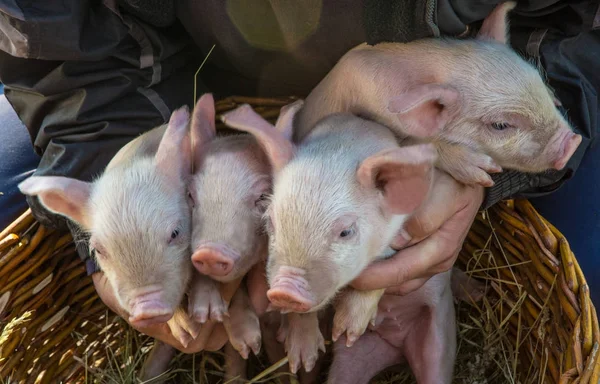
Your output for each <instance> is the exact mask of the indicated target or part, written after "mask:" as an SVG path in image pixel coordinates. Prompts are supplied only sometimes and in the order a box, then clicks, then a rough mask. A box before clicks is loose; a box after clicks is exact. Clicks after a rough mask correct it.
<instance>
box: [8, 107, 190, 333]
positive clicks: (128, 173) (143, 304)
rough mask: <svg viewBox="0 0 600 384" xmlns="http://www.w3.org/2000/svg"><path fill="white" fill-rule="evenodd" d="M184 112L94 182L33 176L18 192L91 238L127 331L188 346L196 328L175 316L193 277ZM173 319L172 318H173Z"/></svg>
mask: <svg viewBox="0 0 600 384" xmlns="http://www.w3.org/2000/svg"><path fill="white" fill-rule="evenodd" d="M188 125H189V112H188V109H187V107H183V108H180V109H178V110H176V111H174V112H173V114H172V116H171V118H170V120H169V123H168V124H167V125H163V126H160V127H157V128H155V129H153V130H151V131H149V132H147V133H145V134H143V135H141V136H140V137H138V138H136V139H134V140H132V141H131V142H130V143H128V144H127V145H126V146H124V147H123V148H122V149H121V150H120V151H119V152H118V153H117V154H116V155H115V156H114V157H113V159H112V160H111V161H110V163H109V164H108V166H107V167H106V170H105V171H104V173H103V174H102V175H101V176H100V177H99V178H97V179H96V180H94V181H93V182H83V181H80V180H76V179H71V178H67V177H60V176H41V177H38V176H33V177H31V178H29V179H27V180H25V181H24V182H22V183H21V184H20V185H19V188H20V190H21V191H22V192H23V193H25V194H27V195H35V196H38V197H39V199H40V201H41V203H42V204H43V205H44V206H45V207H46V208H47V209H48V210H50V211H51V212H54V213H57V214H60V215H63V216H65V217H67V218H69V219H71V220H73V221H75V222H76V223H77V224H79V226H80V227H82V229H83V230H84V231H86V232H89V233H90V235H91V237H90V240H89V246H90V249H91V250H93V251H94V252H95V254H96V260H97V262H98V264H99V266H100V268H101V270H102V271H103V272H104V274H105V275H106V277H107V279H108V282H109V283H110V284H111V286H112V288H113V290H114V292H115V296H116V299H117V300H118V303H119V304H120V305H121V307H122V308H123V309H124V310H125V311H126V312H127V313H128V315H129V319H128V320H129V322H130V323H131V324H132V325H134V326H140V327H143V326H148V325H151V324H156V323H164V322H168V323H169V326H170V328H171V330H172V332H173V335H174V336H175V337H176V338H178V339H179V341H181V343H182V344H183V345H187V343H189V341H191V340H192V339H193V338H194V337H196V335H197V333H198V331H199V327H198V326H197V324H194V323H193V322H191V320H190V319H189V317H188V316H187V315H186V313H185V310H181V309H180V308H179V306H180V304H181V303H182V300H183V299H184V294H185V292H186V290H187V288H188V284H189V282H190V279H191V276H192V270H193V267H192V265H191V263H190V259H189V255H190V235H191V217H190V216H191V215H190V213H191V206H190V201H189V200H187V199H186V193H185V190H186V186H187V182H188V180H189V178H190V176H191V151H190V145H189V134H188ZM174 314H176V316H174Z"/></svg>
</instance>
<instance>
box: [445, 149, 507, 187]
mask: <svg viewBox="0 0 600 384" xmlns="http://www.w3.org/2000/svg"><path fill="white" fill-rule="evenodd" d="M436 148H437V151H438V155H439V157H438V160H437V162H436V167H437V168H439V169H441V170H443V171H446V172H447V173H448V174H450V176H452V177H453V178H455V179H456V180H458V181H460V182H461V183H463V184H467V185H472V184H479V185H481V186H484V187H491V186H492V185H494V182H493V181H492V178H491V176H490V175H489V173H498V172H501V171H502V168H500V166H499V165H498V164H496V162H495V161H494V160H493V159H492V158H491V157H490V156H487V155H486V154H484V153H480V152H477V151H475V150H473V149H470V148H469V147H467V146H465V145H460V144H451V143H448V142H444V141H439V142H437V143H436Z"/></svg>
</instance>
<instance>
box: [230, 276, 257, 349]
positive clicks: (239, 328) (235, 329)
mask: <svg viewBox="0 0 600 384" xmlns="http://www.w3.org/2000/svg"><path fill="white" fill-rule="evenodd" d="M223 325H224V326H225V330H226V331H227V335H228V336H229V342H230V343H231V345H232V346H233V348H234V349H235V350H236V351H238V352H239V354H240V355H241V356H242V357H243V358H244V359H248V356H249V355H250V351H252V352H254V354H255V355H258V353H259V352H260V347H261V343H262V342H261V333H260V323H259V319H258V316H257V315H256V312H255V311H254V308H253V307H252V303H251V302H250V299H249V297H248V293H247V292H246V288H245V286H244V285H240V287H239V288H238V290H237V291H236V292H235V294H234V295H233V298H232V299H231V306H230V307H229V317H227V318H225V319H224V320H223Z"/></svg>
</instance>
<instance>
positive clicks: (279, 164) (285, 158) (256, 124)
mask: <svg viewBox="0 0 600 384" xmlns="http://www.w3.org/2000/svg"><path fill="white" fill-rule="evenodd" d="M290 112H294V108H290V109H288V110H286V116H284V117H283V118H282V117H280V118H279V120H280V122H279V124H280V126H283V125H286V126H287V125H288V123H287V121H288V118H289V117H290V115H289V113H290ZM221 120H222V121H223V123H225V124H226V125H227V126H229V127H231V128H234V129H237V130H240V131H244V132H248V133H251V134H252V135H253V136H254V137H255V138H256V140H257V141H258V144H259V145H260V146H261V148H262V149H263V151H265V153H266V155H267V157H268V158H269V162H270V163H271V166H272V167H273V172H274V173H277V172H278V171H279V170H281V169H282V168H283V167H284V166H285V165H286V164H287V163H289V161H290V160H291V159H292V157H293V156H294V145H293V144H292V142H291V141H290V140H289V139H287V138H286V137H285V135H284V134H282V133H281V132H280V131H278V130H277V129H276V128H275V127H274V126H273V125H271V124H270V123H269V122H268V121H266V120H265V119H263V118H262V116H260V115H259V114H257V113H256V112H254V110H253V109H252V107H250V106H249V105H248V104H244V105H241V106H239V107H238V108H236V109H234V110H233V111H230V112H227V113H225V114H223V116H222V117H221ZM292 120H293V119H292ZM289 124H291V122H290V123H289Z"/></svg>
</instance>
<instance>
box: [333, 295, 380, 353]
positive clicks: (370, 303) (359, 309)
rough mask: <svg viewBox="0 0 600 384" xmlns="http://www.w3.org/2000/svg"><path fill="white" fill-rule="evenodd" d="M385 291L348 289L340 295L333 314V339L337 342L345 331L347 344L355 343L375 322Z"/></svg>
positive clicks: (349, 345) (348, 345)
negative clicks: (380, 300) (378, 306)
mask: <svg viewBox="0 0 600 384" xmlns="http://www.w3.org/2000/svg"><path fill="white" fill-rule="evenodd" d="M383 292H384V291H383V290H376V291H356V290H354V289H348V290H346V291H345V292H344V293H343V294H342V295H340V297H339V300H338V301H337V303H336V305H335V315H334V316H333V331H332V339H333V341H334V342H336V341H337V340H338V339H339V338H340V336H342V335H343V334H344V332H345V333H346V346H347V347H351V346H352V345H354V343H355V342H356V340H358V338H359V337H360V336H362V334H363V333H365V331H366V330H367V327H368V326H369V324H372V325H373V324H375V319H376V317H377V305H378V304H379V299H380V298H381V296H382V295H383Z"/></svg>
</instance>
